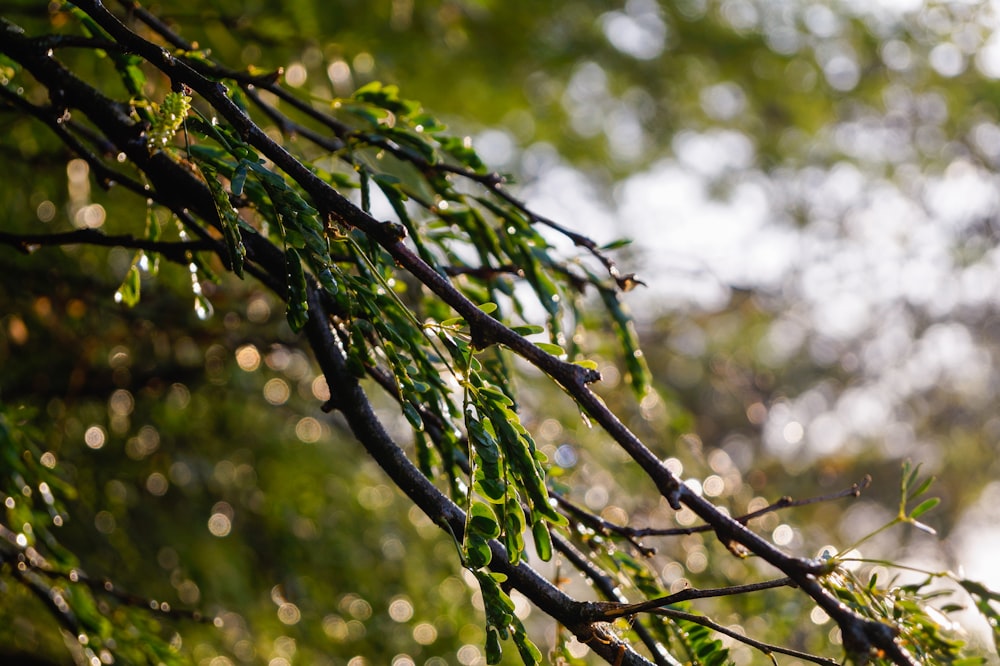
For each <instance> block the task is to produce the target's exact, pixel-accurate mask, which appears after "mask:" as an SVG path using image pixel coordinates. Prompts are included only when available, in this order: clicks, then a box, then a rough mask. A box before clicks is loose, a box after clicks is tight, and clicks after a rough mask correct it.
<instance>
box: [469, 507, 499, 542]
mask: <svg viewBox="0 0 1000 666" xmlns="http://www.w3.org/2000/svg"><path fill="white" fill-rule="evenodd" d="M469 529H470V530H472V531H474V532H475V533H477V534H479V535H481V536H482V537H483V538H485V539H495V538H497V537H498V536H500V525H499V524H498V523H497V521H496V516H495V515H494V513H493V509H491V508H490V507H489V506H488V505H486V504H483V503H482V502H473V503H472V507H471V509H470V510H469Z"/></svg>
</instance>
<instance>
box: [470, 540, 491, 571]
mask: <svg viewBox="0 0 1000 666" xmlns="http://www.w3.org/2000/svg"><path fill="white" fill-rule="evenodd" d="M492 559H493V551H491V550H490V545H489V544H488V543H487V542H486V539H484V538H483V537H482V536H480V535H478V534H475V533H470V534H466V535H465V560H466V562H467V563H468V565H469V566H470V567H472V568H473V569H481V568H483V567H485V566H486V565H487V564H489V563H490V560H492Z"/></svg>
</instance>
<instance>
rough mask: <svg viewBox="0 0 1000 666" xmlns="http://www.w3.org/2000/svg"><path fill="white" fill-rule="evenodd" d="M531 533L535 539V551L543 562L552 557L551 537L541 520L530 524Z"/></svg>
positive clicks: (546, 526)
mask: <svg viewBox="0 0 1000 666" xmlns="http://www.w3.org/2000/svg"><path fill="white" fill-rule="evenodd" d="M531 535H532V536H533V537H534V539H535V552H537V553H538V557H540V558H541V560H542V561H543V562H548V561H549V560H551V559H552V537H551V535H550V534H549V527H548V525H546V524H545V523H544V522H542V521H536V522H535V523H534V524H533V525H532V526H531Z"/></svg>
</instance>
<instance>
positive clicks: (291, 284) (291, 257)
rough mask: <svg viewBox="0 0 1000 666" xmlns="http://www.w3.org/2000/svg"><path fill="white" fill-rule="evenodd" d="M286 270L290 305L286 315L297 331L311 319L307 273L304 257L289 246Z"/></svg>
mask: <svg viewBox="0 0 1000 666" xmlns="http://www.w3.org/2000/svg"><path fill="white" fill-rule="evenodd" d="M285 270H286V272H287V277H288V295H287V299H288V305H287V309H286V311H285V317H286V318H287V319H288V325H289V326H291V328H292V330H293V331H295V332H298V331H301V330H302V327H303V326H305V325H306V321H308V320H309V302H308V300H307V293H308V288H307V286H306V275H305V272H304V271H303V270H302V259H301V258H300V257H299V253H298V251H297V250H295V249H293V248H289V249H288V250H287V251H286V252H285Z"/></svg>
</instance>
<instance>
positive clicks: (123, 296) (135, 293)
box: [115, 252, 142, 308]
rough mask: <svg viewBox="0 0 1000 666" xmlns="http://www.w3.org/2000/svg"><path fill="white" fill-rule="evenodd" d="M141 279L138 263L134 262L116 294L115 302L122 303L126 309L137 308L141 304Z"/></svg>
mask: <svg viewBox="0 0 1000 666" xmlns="http://www.w3.org/2000/svg"><path fill="white" fill-rule="evenodd" d="M141 254H142V253H141V252H140V253H139V254H137V255H136V259H137V260H138V258H139V256H140V255H141ZM140 277H141V276H140V275H139V265H138V261H133V262H132V266H131V267H130V268H129V269H128V273H126V274H125V279H124V280H122V284H121V286H120V287H118V291H116V292H115V301H116V302H118V303H122V304H123V305H125V307H129V308H133V307H135V306H136V304H137V303H138V302H139V292H140V286H141V280H140Z"/></svg>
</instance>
